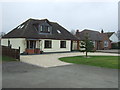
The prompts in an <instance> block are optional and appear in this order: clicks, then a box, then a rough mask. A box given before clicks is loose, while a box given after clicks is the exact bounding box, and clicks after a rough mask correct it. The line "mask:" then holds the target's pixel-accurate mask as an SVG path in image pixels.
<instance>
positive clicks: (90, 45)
mask: <svg viewBox="0 0 120 90" xmlns="http://www.w3.org/2000/svg"><path fill="white" fill-rule="evenodd" d="M84 37H85V39H84V40H83V42H82V43H81V48H85V50H84V51H85V53H86V57H88V52H90V51H92V50H93V48H94V45H93V42H92V41H91V40H89V35H88V33H86V34H85V36H84Z"/></svg>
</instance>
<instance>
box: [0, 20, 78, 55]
mask: <svg viewBox="0 0 120 90" xmlns="http://www.w3.org/2000/svg"><path fill="white" fill-rule="evenodd" d="M76 40H78V39H77V38H76V37H75V36H73V35H72V34H71V33H70V32H68V31H67V30H66V29H65V28H63V27H62V26H60V25H59V24H58V23H55V22H50V21H48V20H47V19H43V20H36V19H28V20H27V21H25V22H24V23H22V24H21V25H19V26H18V27H16V28H15V29H13V30H12V31H10V32H9V33H8V34H6V35H5V36H3V37H2V39H1V45H3V46H11V47H12V48H15V49H18V48H19V47H20V53H27V54H38V53H41V51H43V52H67V51H71V50H72V41H76Z"/></svg>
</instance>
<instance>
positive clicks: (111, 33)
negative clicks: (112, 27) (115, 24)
mask: <svg viewBox="0 0 120 90" xmlns="http://www.w3.org/2000/svg"><path fill="white" fill-rule="evenodd" d="M114 33H115V32H106V33H105V34H107V36H108V37H111V36H112V35H113V34H114Z"/></svg>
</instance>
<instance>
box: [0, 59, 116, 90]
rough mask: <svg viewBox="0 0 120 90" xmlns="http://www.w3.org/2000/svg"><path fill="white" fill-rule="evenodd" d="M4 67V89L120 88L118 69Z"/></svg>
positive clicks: (15, 63)
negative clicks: (119, 85)
mask: <svg viewBox="0 0 120 90" xmlns="http://www.w3.org/2000/svg"><path fill="white" fill-rule="evenodd" d="M2 67H3V68H2V69H3V73H2V86H3V88H118V70H116V69H107V68H100V67H94V66H88V65H76V64H73V65H66V66H62V67H51V68H42V67H37V66H33V65H30V64H26V63H22V62H15V61H14V62H5V63H3V65H2ZM107 90H109V89H107ZM110 90H111V89H110ZM114 90H115V89H114Z"/></svg>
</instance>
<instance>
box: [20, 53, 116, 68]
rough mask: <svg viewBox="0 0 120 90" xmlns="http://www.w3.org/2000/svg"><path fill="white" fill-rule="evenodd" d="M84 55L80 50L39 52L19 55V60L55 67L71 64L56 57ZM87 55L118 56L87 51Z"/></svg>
mask: <svg viewBox="0 0 120 90" xmlns="http://www.w3.org/2000/svg"><path fill="white" fill-rule="evenodd" d="M78 55H85V53H81V52H70V53H54V54H40V55H21V56H20V58H21V62H24V63H28V64H33V65H37V66H40V67H45V68H47V67H56V66H64V65H72V64H71V63H65V62H62V61H60V60H58V58H60V57H69V56H78ZM88 55H106V56H108V55H110V56H118V54H113V53H99V52H97V53H88Z"/></svg>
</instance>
